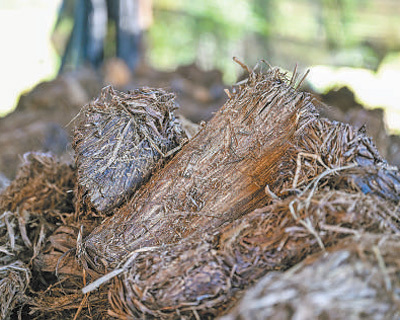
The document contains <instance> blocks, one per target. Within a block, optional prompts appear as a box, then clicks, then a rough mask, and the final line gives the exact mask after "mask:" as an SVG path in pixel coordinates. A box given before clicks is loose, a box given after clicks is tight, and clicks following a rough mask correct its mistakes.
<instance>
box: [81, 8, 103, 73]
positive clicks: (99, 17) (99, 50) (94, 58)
mask: <svg viewBox="0 0 400 320" xmlns="http://www.w3.org/2000/svg"><path fill="white" fill-rule="evenodd" d="M87 1H88V2H89V11H88V12H89V14H88V17H87V19H88V37H87V42H86V50H85V51H86V52H85V60H87V61H88V62H89V63H90V64H91V65H93V66H94V67H95V68H98V67H100V65H101V63H102V62H103V48H104V40H105V38H106V35H107V3H106V0H87Z"/></svg>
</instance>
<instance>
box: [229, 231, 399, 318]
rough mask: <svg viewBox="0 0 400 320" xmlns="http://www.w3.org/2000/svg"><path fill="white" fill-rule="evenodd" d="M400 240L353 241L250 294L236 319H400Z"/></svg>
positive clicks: (269, 277) (269, 280)
mask: <svg viewBox="0 0 400 320" xmlns="http://www.w3.org/2000/svg"><path fill="white" fill-rule="evenodd" d="M399 240H400V238H399V235H398V234H397V235H392V236H381V235H376V234H374V235H371V234H363V235H362V236H360V237H352V238H347V239H346V240H344V241H341V242H340V243H339V244H338V245H337V246H335V247H334V248H332V249H331V250H329V252H328V253H323V254H321V253H319V254H316V255H315V256H311V257H309V258H307V259H305V261H304V262H302V263H300V264H299V265H297V266H295V267H293V268H292V269H290V270H288V271H286V272H284V273H270V274H268V275H267V276H265V277H264V278H262V279H260V280H259V281H258V282H257V284H256V285H255V286H254V287H253V288H251V289H250V290H248V291H247V292H246V294H245V296H244V297H243V299H242V300H241V301H240V302H239V303H238V305H237V307H236V308H235V310H234V311H233V312H232V313H231V314H230V315H229V316H226V317H223V318H222V319H223V320H233V319H243V320H248V319H321V318H325V319H398V318H399V317H400V294H399V288H400V277H399V252H400V241H399Z"/></svg>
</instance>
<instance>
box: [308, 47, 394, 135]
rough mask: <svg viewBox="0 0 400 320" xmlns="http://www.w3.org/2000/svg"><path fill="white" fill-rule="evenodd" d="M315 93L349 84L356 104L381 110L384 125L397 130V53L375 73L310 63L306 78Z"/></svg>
mask: <svg viewBox="0 0 400 320" xmlns="http://www.w3.org/2000/svg"><path fill="white" fill-rule="evenodd" d="M307 78H308V80H309V82H310V83H311V84H312V86H313V88H314V89H315V90H317V91H318V92H326V91H327V90H329V89H331V88H334V87H341V86H343V85H346V86H348V87H350V88H351V89H352V90H353V91H354V93H355V97H356V99H357V100H358V102H359V103H360V104H362V105H363V106H365V107H367V108H376V107H381V108H383V109H385V117H386V119H385V120H386V124H387V127H388V130H389V131H390V132H392V133H397V134H399V133H400V88H399V85H398V83H399V82H398V81H399V79H400V54H398V55H397V56H395V55H393V56H391V57H388V58H386V59H385V60H384V61H383V63H382V65H381V66H380V68H379V69H378V71H377V72H376V73H374V72H372V71H370V70H366V69H356V68H332V67H328V66H314V67H312V68H311V71H310V74H309V76H308V77H307Z"/></svg>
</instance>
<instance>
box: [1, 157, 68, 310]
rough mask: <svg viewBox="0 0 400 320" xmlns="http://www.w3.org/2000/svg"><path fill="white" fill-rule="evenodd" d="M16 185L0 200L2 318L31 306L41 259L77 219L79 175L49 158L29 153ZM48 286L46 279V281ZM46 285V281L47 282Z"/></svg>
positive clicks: (14, 183) (9, 188)
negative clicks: (62, 228) (55, 235)
mask: <svg viewBox="0 0 400 320" xmlns="http://www.w3.org/2000/svg"><path fill="white" fill-rule="evenodd" d="M23 159H24V162H23V164H22V166H21V168H20V169H19V172H18V174H17V177H16V179H15V180H14V181H13V182H12V183H11V184H10V186H8V187H7V188H6V189H5V190H4V191H3V192H2V193H1V194H0V213H1V214H0V248H1V250H0V270H1V272H0V283H1V285H0V296H1V297H2V299H4V300H2V303H1V305H2V310H1V312H2V314H3V315H5V314H7V313H8V314H10V313H11V311H12V309H13V306H15V305H16V304H17V303H21V302H23V301H25V302H26V301H27V300H29V299H28V298H27V296H26V295H25V290H26V289H27V287H28V285H30V286H31V287H32V286H37V285H38V284H39V283H40V282H41V280H39V279H37V278H35V279H31V274H32V272H34V273H35V275H36V276H37V275H38V272H39V274H40V270H38V268H36V259H37V258H38V257H39V255H40V254H42V252H43V249H44V247H45V243H46V238H47V237H48V236H49V235H51V234H52V232H53V231H54V230H55V229H56V228H57V225H61V224H64V223H65V221H66V220H68V218H69V217H71V216H73V215H74V214H73V212H74V205H73V188H74V179H75V178H74V177H75V174H74V172H73V170H72V167H71V166H70V165H68V164H65V163H62V162H59V161H58V160H57V159H55V158H54V157H52V156H51V155H49V154H42V153H33V152H32V153H27V154H25V155H24V158H23ZM42 280H43V278H42ZM43 281H44V280H43Z"/></svg>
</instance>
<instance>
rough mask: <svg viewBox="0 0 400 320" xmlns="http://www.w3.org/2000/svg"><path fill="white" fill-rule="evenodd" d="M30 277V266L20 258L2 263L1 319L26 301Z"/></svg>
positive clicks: (0, 282) (0, 288)
mask: <svg viewBox="0 0 400 320" xmlns="http://www.w3.org/2000/svg"><path fill="white" fill-rule="evenodd" d="M0 227H1V226H0ZM1 250H2V251H3V250H4V248H1ZM30 278H31V272H30V270H29V268H28V267H27V266H26V265H25V264H24V263H23V262H21V261H19V260H15V261H13V262H11V263H9V264H5V265H3V264H2V265H0V319H7V318H8V317H9V315H10V314H11V312H12V311H13V309H14V307H15V306H16V305H17V304H20V303H23V302H25V301H26V298H25V295H24V293H25V290H26V288H27V287H28V285H29V282H30Z"/></svg>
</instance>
